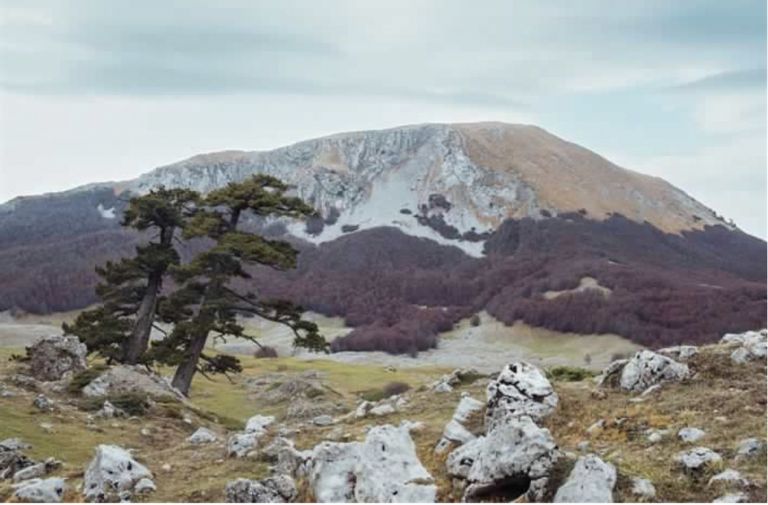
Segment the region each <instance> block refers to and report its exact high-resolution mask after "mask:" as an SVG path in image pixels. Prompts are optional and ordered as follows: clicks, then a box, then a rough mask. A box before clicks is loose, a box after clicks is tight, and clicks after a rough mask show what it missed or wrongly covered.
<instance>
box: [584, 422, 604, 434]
mask: <svg viewBox="0 0 768 505" xmlns="http://www.w3.org/2000/svg"><path fill="white" fill-rule="evenodd" d="M604 426H605V420H604V419H600V420H599V421H595V422H594V423H592V425H591V426H590V427H589V428H587V433H595V432H597V431H600V430H602V429H603V427H604Z"/></svg>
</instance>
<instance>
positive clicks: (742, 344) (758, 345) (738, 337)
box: [720, 330, 768, 364]
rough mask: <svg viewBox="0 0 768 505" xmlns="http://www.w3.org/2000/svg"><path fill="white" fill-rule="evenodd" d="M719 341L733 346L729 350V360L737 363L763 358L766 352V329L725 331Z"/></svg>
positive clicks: (767, 343)
mask: <svg viewBox="0 0 768 505" xmlns="http://www.w3.org/2000/svg"><path fill="white" fill-rule="evenodd" d="M720 343H721V344H723V345H726V346H728V347H734V348H735V349H734V350H733V352H731V360H732V361H733V362H734V363H738V364H743V363H746V362H747V361H751V360H756V359H762V360H765V357H766V355H767V354H768V342H767V341H766V330H760V331H746V332H744V333H726V334H725V335H723V338H722V339H720Z"/></svg>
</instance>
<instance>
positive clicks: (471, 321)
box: [469, 314, 480, 326]
mask: <svg viewBox="0 0 768 505" xmlns="http://www.w3.org/2000/svg"><path fill="white" fill-rule="evenodd" d="M469 325H470V326H480V315H478V314H473V315H472V317H471V318H470V319H469Z"/></svg>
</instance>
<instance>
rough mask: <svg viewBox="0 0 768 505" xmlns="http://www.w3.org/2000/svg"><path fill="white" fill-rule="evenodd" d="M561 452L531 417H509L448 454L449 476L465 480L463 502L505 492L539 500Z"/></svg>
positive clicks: (550, 436) (548, 433)
mask: <svg viewBox="0 0 768 505" xmlns="http://www.w3.org/2000/svg"><path fill="white" fill-rule="evenodd" d="M559 456H560V452H559V450H558V448H557V445H556V444H555V441H554V440H553V438H552V435H551V434H550V432H549V430H547V429H545V428H541V427H539V426H538V425H537V424H536V423H535V422H534V421H533V420H532V419H531V418H530V417H528V416H520V417H510V418H506V420H505V422H504V423H503V424H501V423H500V424H497V425H495V426H494V428H493V429H492V430H490V431H489V432H488V434H487V435H485V436H482V437H478V438H476V439H475V440H472V441H470V442H468V443H466V444H465V445H462V446H461V447H459V448H457V449H456V450H454V451H453V452H451V453H450V454H449V455H448V460H447V462H446V467H447V470H448V473H449V474H450V475H451V476H453V477H458V478H461V479H464V480H465V481H466V489H465V491H464V500H466V501H476V500H478V499H480V498H482V497H484V496H493V495H494V493H496V492H502V493H503V495H504V496H505V497H506V498H509V499H512V498H516V497H517V496H520V495H523V494H526V495H527V496H528V498H529V499H531V500H534V501H536V500H540V499H541V498H542V496H543V493H544V488H545V485H546V482H547V477H548V475H549V471H550V469H551V468H552V466H553V465H554V463H555V462H556V461H557V459H558V458H559Z"/></svg>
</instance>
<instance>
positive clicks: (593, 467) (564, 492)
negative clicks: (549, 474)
mask: <svg viewBox="0 0 768 505" xmlns="http://www.w3.org/2000/svg"><path fill="white" fill-rule="evenodd" d="M615 485H616V468H614V466H613V465H611V464H610V463H606V462H604V461H603V460H602V459H600V458H599V457H597V456H596V455H594V454H590V455H588V456H582V457H580V458H579V459H578V461H576V465H575V466H574V467H573V470H571V473H570V475H568V479H567V480H566V481H565V484H563V485H562V486H561V487H560V489H558V490H557V493H555V499H554V502H555V503H573V502H587V503H593V502H599V503H612V502H613V488H614V486H615Z"/></svg>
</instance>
